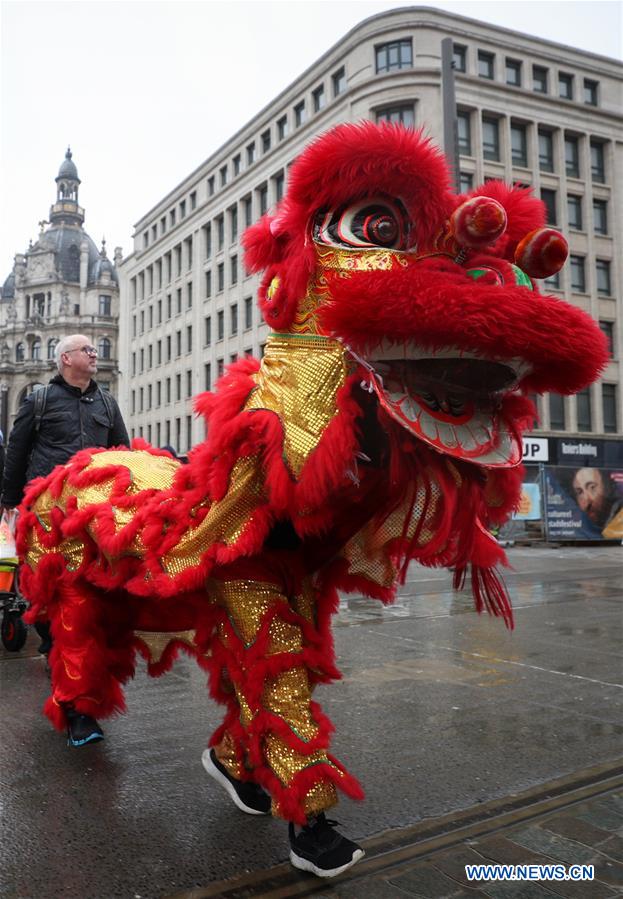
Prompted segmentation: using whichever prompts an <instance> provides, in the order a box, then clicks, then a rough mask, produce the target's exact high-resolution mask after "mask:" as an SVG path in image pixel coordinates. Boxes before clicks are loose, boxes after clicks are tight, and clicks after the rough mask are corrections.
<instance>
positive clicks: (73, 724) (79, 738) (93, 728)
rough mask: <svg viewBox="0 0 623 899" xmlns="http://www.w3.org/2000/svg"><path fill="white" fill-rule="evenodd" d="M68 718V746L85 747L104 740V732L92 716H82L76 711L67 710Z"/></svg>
mask: <svg viewBox="0 0 623 899" xmlns="http://www.w3.org/2000/svg"><path fill="white" fill-rule="evenodd" d="M65 714H66V716H67V745H68V746H85V745H86V744H87V743H97V741H98V740H103V739H104V731H103V730H102V728H101V727H100V726H99V724H98V723H97V721H96V720H95V718H91V716H90V715H81V714H80V712H77V711H76V710H75V709H66V710H65Z"/></svg>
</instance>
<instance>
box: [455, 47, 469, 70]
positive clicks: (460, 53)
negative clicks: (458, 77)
mask: <svg viewBox="0 0 623 899" xmlns="http://www.w3.org/2000/svg"><path fill="white" fill-rule="evenodd" d="M452 65H453V66H454V71H455V72H466V71H467V47H464V46H463V45H462V44H453V45H452Z"/></svg>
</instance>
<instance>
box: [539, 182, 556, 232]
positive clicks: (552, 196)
mask: <svg viewBox="0 0 623 899" xmlns="http://www.w3.org/2000/svg"><path fill="white" fill-rule="evenodd" d="M541 199H542V200H543V202H544V203H545V209H546V211H547V224H548V225H555V224H556V222H557V221H558V216H557V214H556V191H555V190H548V189H547V188H545V187H542V188H541Z"/></svg>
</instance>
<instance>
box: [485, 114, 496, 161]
mask: <svg viewBox="0 0 623 899" xmlns="http://www.w3.org/2000/svg"><path fill="white" fill-rule="evenodd" d="M482 151H483V156H484V158H485V159H491V160H493V161H495V162H499V160H500V123H499V122H498V120H497V119H491V118H485V117H484V116H483V118H482Z"/></svg>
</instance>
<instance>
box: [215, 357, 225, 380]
mask: <svg viewBox="0 0 623 899" xmlns="http://www.w3.org/2000/svg"><path fill="white" fill-rule="evenodd" d="M224 370H225V362H224V361H223V360H222V359H217V360H216V375H217V377H219V378H220V377H221V375H222V374H223V372H224Z"/></svg>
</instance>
